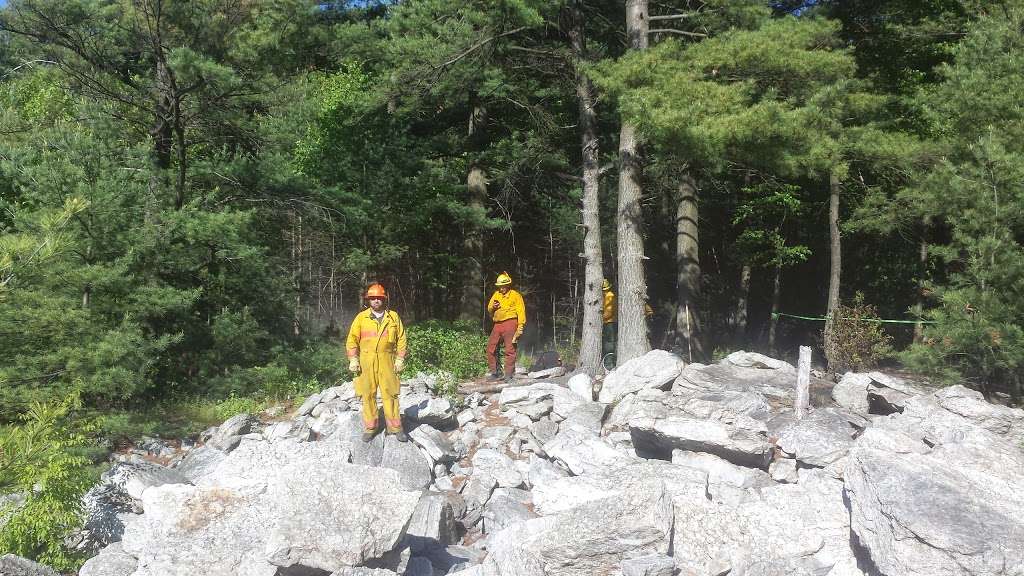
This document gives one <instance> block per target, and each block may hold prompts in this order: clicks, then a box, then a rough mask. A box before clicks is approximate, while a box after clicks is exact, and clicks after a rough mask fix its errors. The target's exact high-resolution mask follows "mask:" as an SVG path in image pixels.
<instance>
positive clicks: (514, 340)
mask: <svg viewBox="0 0 1024 576" xmlns="http://www.w3.org/2000/svg"><path fill="white" fill-rule="evenodd" d="M523 326H524V325H523V324H520V325H519V327H517V328H516V333H515V335H514V336H512V343H513V344H518V343H519V337H520V336H522V335H523Z"/></svg>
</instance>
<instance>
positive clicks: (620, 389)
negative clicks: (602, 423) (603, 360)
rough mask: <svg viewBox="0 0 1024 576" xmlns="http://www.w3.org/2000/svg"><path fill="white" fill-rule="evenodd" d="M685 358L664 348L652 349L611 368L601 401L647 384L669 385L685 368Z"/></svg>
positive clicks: (600, 395)
mask: <svg viewBox="0 0 1024 576" xmlns="http://www.w3.org/2000/svg"><path fill="white" fill-rule="evenodd" d="M683 365H684V363H683V360H682V358H680V357H678V356H676V355H675V354H672V353H671V352H666V351H664V350H651V351H650V352H648V353H647V354H644V355H643V356H640V357H639V358H633V359H632V360H630V361H628V362H626V363H625V364H623V365H621V366H619V367H617V368H615V370H612V371H611V372H610V373H609V374H608V375H607V376H605V378H604V382H603V383H602V384H601V392H600V393H599V394H598V397H597V399H598V401H600V402H603V403H605V404H612V403H614V402H617V401H619V400H620V399H621V398H623V397H624V396H626V395H628V394H632V393H633V392H638V391H640V390H643V389H645V388H667V387H669V386H670V385H671V384H672V382H673V381H674V380H675V379H676V378H677V377H678V376H679V372H680V370H682V368H683Z"/></svg>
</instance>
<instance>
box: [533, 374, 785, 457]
mask: <svg viewBox="0 0 1024 576" xmlns="http://www.w3.org/2000/svg"><path fill="white" fill-rule="evenodd" d="M769 416H770V413H769V411H768V410H767V404H766V403H765V401H764V399H763V397H761V396H760V395H759V394H757V393H755V392H732V391H721V392H708V393H700V394H693V393H686V392H684V393H681V394H680V393H676V392H675V391H673V392H672V393H666V392H660V391H657V390H644V391H643V392H641V393H640V394H638V395H637V399H636V406H635V407H634V409H633V413H632V415H631V417H630V420H629V431H630V433H631V434H632V437H633V443H634V445H635V446H636V450H637V453H638V454H641V453H642V454H644V455H649V456H663V457H664V456H669V455H671V454H672V451H673V450H675V449H679V450H686V451H689V452H706V453H708V454H714V455H716V456H719V457H721V458H724V459H726V460H728V461H730V462H732V463H734V464H738V465H741V466H749V467H754V468H764V469H767V467H768V462H769V460H770V458H771V454H772V445H771V443H769V442H768V434H767V425H766V423H765V422H766V421H767V419H768V417H769ZM545 449H546V447H545ZM549 453H550V451H549Z"/></svg>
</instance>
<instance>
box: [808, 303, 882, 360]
mask: <svg viewBox="0 0 1024 576" xmlns="http://www.w3.org/2000/svg"><path fill="white" fill-rule="evenodd" d="M878 319H879V318H878V312H877V311H876V310H875V307H874V306H872V305H870V304H866V303H865V302H864V295H863V294H860V293H857V294H856V295H855V296H854V298H853V302H851V303H850V304H849V305H846V304H840V305H839V307H838V308H837V311H836V317H835V319H833V320H832V326H833V328H832V332H831V333H829V332H828V331H825V333H824V334H825V336H824V341H823V345H824V346H825V347H826V349H827V350H829V353H828V354H826V357H827V358H829V359H830V363H831V364H830V366H829V369H830V370H832V371H833V372H846V371H848V370H853V371H855V372H864V371H866V370H870V369H871V368H874V367H875V366H877V365H878V362H879V361H880V360H882V359H884V358H887V357H889V356H891V355H892V353H893V350H892V338H891V337H890V336H889V335H887V334H886V333H885V331H884V330H883V329H882V324H881V323H880V322H877V321H875V320H878ZM829 334H831V336H829Z"/></svg>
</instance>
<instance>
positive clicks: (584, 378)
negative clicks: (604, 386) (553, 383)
mask: <svg viewBox="0 0 1024 576" xmlns="http://www.w3.org/2000/svg"><path fill="white" fill-rule="evenodd" d="M566 385H567V386H568V387H569V390H571V391H572V392H573V394H576V395H577V396H579V397H580V398H581V399H583V400H586V401H587V402H592V401H594V400H596V398H594V379H593V378H591V377H590V376H589V375H588V374H576V375H575V376H573V377H571V378H569V381H568V382H567V383H566Z"/></svg>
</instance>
